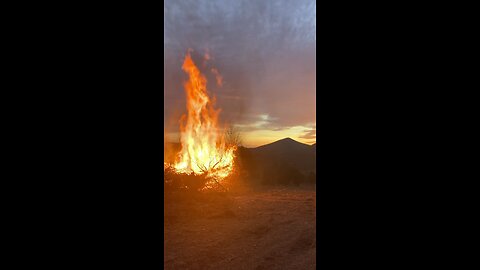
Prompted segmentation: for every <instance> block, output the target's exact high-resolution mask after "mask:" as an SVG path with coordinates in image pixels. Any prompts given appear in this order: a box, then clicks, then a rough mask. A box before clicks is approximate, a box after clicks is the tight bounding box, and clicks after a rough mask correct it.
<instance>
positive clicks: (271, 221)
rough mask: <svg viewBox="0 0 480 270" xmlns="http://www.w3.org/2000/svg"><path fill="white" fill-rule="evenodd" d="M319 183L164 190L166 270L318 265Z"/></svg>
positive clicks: (304, 267) (294, 267)
mask: <svg viewBox="0 0 480 270" xmlns="http://www.w3.org/2000/svg"><path fill="white" fill-rule="evenodd" d="M315 203H316V193H315V187H308V188H275V189H270V190H267V189H264V190H255V191H253V190H249V191H244V192H238V193H228V194H218V193H212V194H194V195H190V194H173V195H167V194H166V195H165V227H164V228H165V229H164V237H165V238H164V239H165V240H164V267H165V269H257V270H260V269H302V270H306V269H315V265H316V256H315V251H316V224H315V222H316V219H315V215H316V211H315V207H316V205H315Z"/></svg>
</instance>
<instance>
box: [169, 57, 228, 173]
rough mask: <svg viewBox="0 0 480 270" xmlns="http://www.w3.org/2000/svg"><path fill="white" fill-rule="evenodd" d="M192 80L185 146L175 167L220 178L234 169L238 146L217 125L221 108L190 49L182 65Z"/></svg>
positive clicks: (182, 137)
mask: <svg viewBox="0 0 480 270" xmlns="http://www.w3.org/2000/svg"><path fill="white" fill-rule="evenodd" d="M182 69H183V71H185V72H186V73H187V74H188V76H189V80H188V81H187V82H185V84H184V87H185V92H186V98H187V114H186V115H183V116H182V119H181V121H180V122H181V123H180V131H181V133H180V140H181V144H182V149H181V151H180V152H179V153H178V157H177V161H176V163H175V164H174V168H175V170H176V171H177V172H180V173H192V172H193V173H194V174H202V173H206V174H207V177H215V178H216V180H217V181H219V180H222V179H224V178H225V177H227V176H228V175H229V174H230V173H231V172H232V170H233V160H234V152H235V150H236V147H235V146H231V145H227V143H226V142H225V135H224V133H223V132H222V129H220V128H219V125H218V116H219V114H220V109H215V108H214V105H215V98H213V99H210V97H209V95H208V92H207V79H206V78H205V76H204V75H202V73H201V72H200V70H199V69H198V68H197V66H196V65H195V63H194V62H193V60H192V58H191V56H190V51H189V52H187V55H186V56H185V60H184V62H183V66H182Z"/></svg>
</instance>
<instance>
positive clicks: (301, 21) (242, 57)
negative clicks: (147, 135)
mask: <svg viewBox="0 0 480 270" xmlns="http://www.w3.org/2000/svg"><path fill="white" fill-rule="evenodd" d="M164 12H165V29H164V30H165V44H164V45H165V47H164V50H165V63H164V65H165V74H164V75H165V85H164V87H165V89H164V97H165V123H166V129H169V130H170V129H172V128H176V127H178V122H177V121H176V119H178V117H179V116H180V115H181V114H182V113H183V112H184V110H185V100H184V99H185V95H184V90H183V86H182V85H183V81H184V80H185V79H186V75H185V74H184V73H183V71H182V69H181V65H182V62H183V59H184V56H185V53H186V52H187V49H189V48H191V49H193V50H194V51H193V54H192V56H193V59H194V61H195V63H196V64H197V65H198V66H199V68H200V69H201V70H202V72H203V73H204V74H205V75H206V76H207V79H208V81H209V84H208V89H209V91H210V92H212V93H213V94H215V95H216V96H217V104H218V107H221V108H222V112H221V119H222V120H223V121H226V122H229V123H235V124H239V125H244V126H248V125H250V124H252V123H256V122H258V121H259V117H261V115H268V117H267V118H268V119H267V118H266V119H263V120H264V122H265V123H263V125H260V126H261V128H268V129H272V130H281V129H283V128H288V127H291V126H299V125H308V124H310V123H314V122H315V120H316V119H315V90H316V80H315V42H316V36H315V31H316V29H315V28H316V24H315V16H316V14H315V1H314V0H303V1H300V0H299V1H294V0H279V1H274V0H270V1H258V0H251V1H249V0H244V1H238V0H217V1H215V0H213V1H212V0H167V1H165V7H164ZM206 52H208V54H209V56H210V59H209V60H208V61H207V62H206V63H205V65H204V64H203V63H204V62H205V59H204V55H205V53H206ZM212 68H216V69H217V70H218V71H219V73H220V74H221V76H222V78H223V82H222V87H219V86H218V85H217V83H216V78H215V74H213V73H212V72H211V69H212ZM250 128H252V127H250ZM254 128H255V127H254ZM256 128H258V127H256Z"/></svg>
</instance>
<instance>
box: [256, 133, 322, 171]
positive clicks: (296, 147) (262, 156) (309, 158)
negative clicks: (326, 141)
mask: <svg viewBox="0 0 480 270" xmlns="http://www.w3.org/2000/svg"><path fill="white" fill-rule="evenodd" d="M250 151H251V153H252V155H253V157H254V158H255V159H256V160H257V162H259V163H276V164H284V165H285V166H291V167H294V168H296V169H298V170H300V171H316V144H314V145H307V144H303V143H300V142H297V141H295V140H293V139H291V138H285V139H281V140H278V141H276V142H273V143H269V144H265V145H262V146H258V147H256V148H250Z"/></svg>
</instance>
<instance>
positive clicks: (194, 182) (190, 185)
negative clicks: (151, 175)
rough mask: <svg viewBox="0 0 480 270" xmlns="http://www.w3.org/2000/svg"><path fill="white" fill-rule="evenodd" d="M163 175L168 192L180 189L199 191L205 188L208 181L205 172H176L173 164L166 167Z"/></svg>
mask: <svg viewBox="0 0 480 270" xmlns="http://www.w3.org/2000/svg"><path fill="white" fill-rule="evenodd" d="M163 175H164V188H165V191H166V192H169V191H178V190H187V191H198V190H200V189H202V188H204V187H205V184H206V183H207V181H208V180H207V179H206V177H205V175H204V174H201V175H197V174H193V173H191V174H186V173H176V172H175V170H174V169H173V167H171V166H167V167H165V168H164V171H163Z"/></svg>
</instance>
